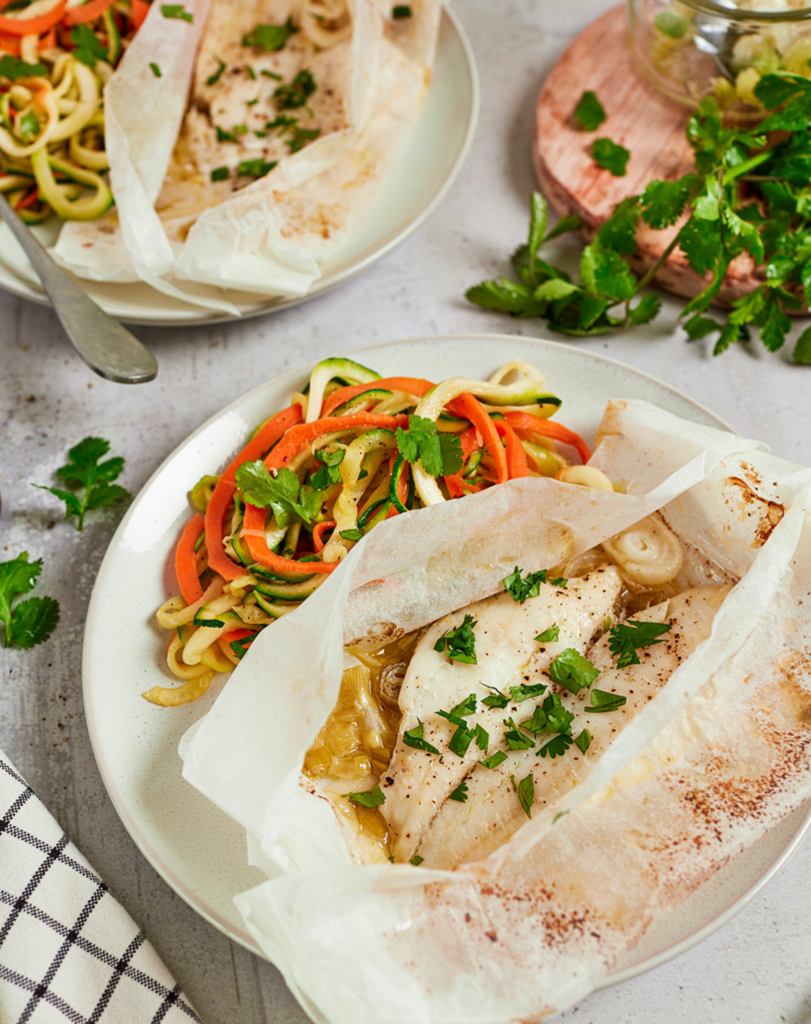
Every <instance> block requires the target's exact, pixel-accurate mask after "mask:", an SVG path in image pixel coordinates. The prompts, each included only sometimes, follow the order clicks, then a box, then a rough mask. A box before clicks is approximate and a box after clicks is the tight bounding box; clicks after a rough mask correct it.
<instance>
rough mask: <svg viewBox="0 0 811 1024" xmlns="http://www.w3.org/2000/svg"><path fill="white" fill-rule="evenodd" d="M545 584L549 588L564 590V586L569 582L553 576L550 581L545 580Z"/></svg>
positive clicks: (561, 577) (563, 578)
mask: <svg viewBox="0 0 811 1024" xmlns="http://www.w3.org/2000/svg"><path fill="white" fill-rule="evenodd" d="M546 582H547V583H548V584H549V586H550V587H560V588H561V590H565V589H566V585H567V584H568V582H569V581H568V580H567V579H566V578H565V577H563V576H555V577H553V578H552V579H550V580H547V581H546Z"/></svg>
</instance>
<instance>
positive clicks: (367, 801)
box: [344, 785, 386, 807]
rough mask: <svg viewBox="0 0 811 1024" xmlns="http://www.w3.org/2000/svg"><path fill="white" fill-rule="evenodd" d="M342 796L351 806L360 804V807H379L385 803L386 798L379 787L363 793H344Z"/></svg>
mask: <svg viewBox="0 0 811 1024" xmlns="http://www.w3.org/2000/svg"><path fill="white" fill-rule="evenodd" d="M344 796H345V797H346V798H347V799H348V800H349V801H350V803H353V804H360V805H361V806H362V807H380V805H381V804H384V803H385V802H386V797H385V795H384V793H383V791H382V790H381V788H380V786H379V785H378V786H375V788H374V789H372V790H367V791H366V792H364V793H344Z"/></svg>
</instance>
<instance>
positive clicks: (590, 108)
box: [574, 91, 605, 132]
mask: <svg viewBox="0 0 811 1024" xmlns="http://www.w3.org/2000/svg"><path fill="white" fill-rule="evenodd" d="M574 116H575V117H576V118H577V120H578V121H579V122H580V127H581V128H584V129H585V130H586V131H587V132H594V131H596V130H597V129H598V128H599V127H600V125H601V124H602V123H603V121H605V110H603V105H602V103H600V101H599V100H598V99H597V93H595V92H591V91H588V92H584V93H583V95H582V96H581V97H580V101H579V103H578V104H577V106H576V107H575V108H574Z"/></svg>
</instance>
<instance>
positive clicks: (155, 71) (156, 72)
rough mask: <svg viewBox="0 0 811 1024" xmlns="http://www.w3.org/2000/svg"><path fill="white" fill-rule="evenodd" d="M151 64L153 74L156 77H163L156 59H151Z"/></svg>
mask: <svg viewBox="0 0 811 1024" xmlns="http://www.w3.org/2000/svg"><path fill="white" fill-rule="evenodd" d="M149 66H150V67H151V68H152V74H153V75H154V76H155V78H163V75H162V74H161V69H160V68H159V67H158V65H157V64H156V63H155V62H154V61H150V62H149Z"/></svg>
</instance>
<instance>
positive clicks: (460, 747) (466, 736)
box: [448, 722, 473, 757]
mask: <svg viewBox="0 0 811 1024" xmlns="http://www.w3.org/2000/svg"><path fill="white" fill-rule="evenodd" d="M472 742H473V730H472V729H468V727H467V726H466V725H465V723H464V722H463V723H462V724H461V725H460V726H458V727H457V729H456V732H455V733H454V734H453V736H451V740H450V743H449V744H448V749H449V750H450V751H451V752H452V753H454V754H456V755H457V757H464V756H465V754H466V753H467V748H468V747H469V746H470V744H471V743H472Z"/></svg>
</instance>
